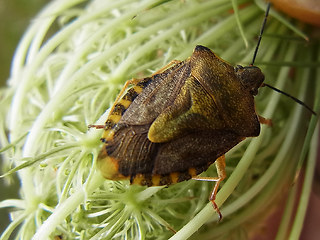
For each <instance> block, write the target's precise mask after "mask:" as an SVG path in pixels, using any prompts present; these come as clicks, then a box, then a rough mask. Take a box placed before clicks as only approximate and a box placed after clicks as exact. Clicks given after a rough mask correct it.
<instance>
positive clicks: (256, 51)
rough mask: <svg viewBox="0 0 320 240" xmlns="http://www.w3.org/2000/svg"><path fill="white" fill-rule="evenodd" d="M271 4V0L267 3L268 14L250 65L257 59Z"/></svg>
mask: <svg viewBox="0 0 320 240" xmlns="http://www.w3.org/2000/svg"><path fill="white" fill-rule="evenodd" d="M270 5H271V4H270V2H269V3H268V5H267V10H266V14H265V16H264V19H263V23H262V26H261V29H260V34H259V38H258V42H257V46H256V49H255V50H254V53H253V58H252V62H251V64H250V66H253V64H254V61H255V60H256V57H257V53H258V49H259V46H260V42H261V39H262V34H263V31H264V29H265V26H266V23H267V18H268V15H269V10H270Z"/></svg>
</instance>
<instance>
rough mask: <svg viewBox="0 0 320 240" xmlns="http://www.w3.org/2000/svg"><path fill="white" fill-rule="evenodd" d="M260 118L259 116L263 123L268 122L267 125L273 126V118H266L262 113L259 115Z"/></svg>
mask: <svg viewBox="0 0 320 240" xmlns="http://www.w3.org/2000/svg"><path fill="white" fill-rule="evenodd" d="M258 118H259V122H260V123H261V124H266V125H268V126H269V127H272V120H271V119H267V118H264V117H262V116H260V115H258Z"/></svg>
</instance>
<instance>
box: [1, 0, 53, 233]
mask: <svg viewBox="0 0 320 240" xmlns="http://www.w3.org/2000/svg"><path fill="white" fill-rule="evenodd" d="M47 2H48V1H45V0H11V1H7V0H0V63H1V64H0V86H1V87H3V86H4V85H5V83H6V81H7V79H8V77H9V73H10V65H11V59H12V57H13V54H14V51H15V49H16V47H17V45H18V43H19V40H20V39H21V36H22V35H23V33H24V32H25V30H26V28H27V27H28V25H29V23H30V21H32V18H33V17H35V16H36V14H37V13H38V12H39V11H40V9H41V8H42V7H43V6H44V5H45V4H46V3H47ZM0 107H1V106H0ZM0 148H1V146H0ZM0 160H1V156H0ZM0 169H1V161H0ZM18 187H19V182H18V181H17V179H16V181H15V182H14V184H13V185H10V186H8V185H7V184H6V183H5V182H4V181H3V179H0V189H1V194H0V201H1V200H3V199H7V198H17V197H18V193H17V191H18ZM8 221H9V217H8V210H7V209H1V208H0V233H2V232H3V231H4V229H5V228H6V226H7V225H8ZM0 235H1V234H0Z"/></svg>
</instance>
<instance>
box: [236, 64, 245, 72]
mask: <svg viewBox="0 0 320 240" xmlns="http://www.w3.org/2000/svg"><path fill="white" fill-rule="evenodd" d="M242 69H244V67H242V66H241V65H237V66H235V68H234V71H235V72H238V71H239V70H242Z"/></svg>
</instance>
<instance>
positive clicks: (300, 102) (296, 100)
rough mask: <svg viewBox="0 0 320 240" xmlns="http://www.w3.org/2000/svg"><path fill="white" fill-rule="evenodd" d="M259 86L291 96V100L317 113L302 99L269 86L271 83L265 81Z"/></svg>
mask: <svg viewBox="0 0 320 240" xmlns="http://www.w3.org/2000/svg"><path fill="white" fill-rule="evenodd" d="M261 87H268V88H271V89H272V90H274V91H276V92H278V93H281V94H283V95H285V96H287V97H289V98H291V99H292V100H293V101H295V102H296V103H298V104H300V105H302V106H304V107H305V108H306V109H308V110H309V111H310V112H311V113H312V114H314V115H317V114H316V113H315V112H314V111H313V110H312V108H310V107H309V106H308V105H307V104H305V103H304V102H302V101H301V100H299V99H298V98H295V97H293V96H291V95H290V94H288V93H286V92H283V91H281V90H279V89H278V88H275V87H273V86H271V85H269V84H267V83H262V85H261Z"/></svg>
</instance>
